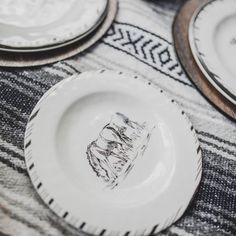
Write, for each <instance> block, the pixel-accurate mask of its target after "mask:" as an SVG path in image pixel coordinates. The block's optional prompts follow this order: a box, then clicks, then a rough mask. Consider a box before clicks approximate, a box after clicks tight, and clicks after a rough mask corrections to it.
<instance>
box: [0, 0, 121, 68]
mask: <svg viewBox="0 0 236 236" xmlns="http://www.w3.org/2000/svg"><path fill="white" fill-rule="evenodd" d="M117 3H118V1H117V0H108V6H107V14H106V16H105V19H104V21H103V22H102V23H101V25H100V26H99V27H98V28H97V29H96V30H94V32H92V33H91V34H90V35H88V36H87V37H86V40H79V41H78V42H77V41H76V42H74V43H73V44H70V45H67V46H65V47H62V48H58V49H56V50H51V51H48V52H47V53H45V52H34V53H13V52H4V51H1V50H0V52H1V53H0V66H2V67H29V66H39V65H45V64H49V63H53V62H57V61H60V60H63V59H66V58H69V57H72V56H74V55H76V54H78V53H81V52H83V51H84V50H86V49H87V48H89V47H91V46H92V45H93V44H94V43H96V42H97V41H98V40H99V39H100V38H101V37H102V36H103V35H104V34H105V33H106V31H107V30H108V29H109V28H110V26H111V24H112V22H113V20H114V18H115V16H116V13H117Z"/></svg>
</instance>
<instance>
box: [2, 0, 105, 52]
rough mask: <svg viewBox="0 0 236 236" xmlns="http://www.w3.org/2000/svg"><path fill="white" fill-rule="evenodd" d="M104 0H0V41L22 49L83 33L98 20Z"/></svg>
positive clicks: (102, 9)
mask: <svg viewBox="0 0 236 236" xmlns="http://www.w3.org/2000/svg"><path fill="white" fill-rule="evenodd" d="M107 2H108V0H86V1H83V0H67V1H64V0H34V1H32V0H14V1H13V0H2V1H1V4H0V44H1V45H3V46H6V47H11V48H16V49H24V48H37V47H45V46H50V45H55V44H60V43H64V42H66V41H69V40H72V39H74V38H76V37H79V36H82V35H84V34H86V32H88V31H90V30H91V29H92V28H93V27H94V26H95V25H96V24H97V22H99V21H100V19H101V18H102V16H103V15H104V12H105V11H106V8H107ZM6 50H7V49H6Z"/></svg>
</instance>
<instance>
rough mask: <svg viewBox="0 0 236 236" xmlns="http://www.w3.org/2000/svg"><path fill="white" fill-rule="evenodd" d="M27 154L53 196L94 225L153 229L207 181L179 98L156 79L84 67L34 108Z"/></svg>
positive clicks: (108, 229)
mask: <svg viewBox="0 0 236 236" xmlns="http://www.w3.org/2000/svg"><path fill="white" fill-rule="evenodd" d="M25 158H26V164H27V168H28V172H29V175H30V177H31V180H32V183H33V185H34V187H35V189H36V190H37V192H38V193H39V195H40V196H41V198H42V199H43V200H44V202H45V203H46V204H47V205H48V206H49V207H50V208H51V209H52V210H53V211H54V212H55V213H56V214H57V215H58V216H60V217H62V218H64V219H65V220H66V221H67V222H68V223H69V224H71V225H73V226H74V227H76V228H78V229H80V230H83V231H85V232H87V233H91V234H95V235H126V236H127V235H129V236H132V235H149V234H151V233H157V232H159V231H161V230H163V229H165V228H166V227H168V226H169V225H171V224H172V223H173V222H175V221H176V220H178V219H179V218H180V217H181V215H182V214H183V213H184V211H185V209H186V208H187V206H188V204H189V202H190V201H191V199H192V197H193V195H194V192H195V191H196V188H197V186H198V184H199V182H200V178H201V172H202V160H201V149H200V146H199V142H198V139H197V137H196V134H195V131H194V129H193V126H192V124H191V123H190V122H189V120H188V119H187V117H186V115H185V114H184V111H182V110H180V109H179V108H178V107H177V106H176V104H175V101H174V100H170V99H168V98H167V97H166V96H165V95H164V92H163V91H162V90H160V89H158V88H157V87H155V86H154V85H152V84H151V83H150V82H149V83H148V82H147V81H146V80H143V79H141V78H139V77H137V76H127V75H124V74H123V73H121V72H120V73H119V72H112V71H105V70H101V71H96V72H85V73H82V74H80V75H77V76H73V77H71V78H68V79H66V80H63V81H62V82H60V83H59V84H57V85H56V86H54V87H53V88H51V89H50V90H49V91H48V92H47V93H46V94H45V95H44V96H43V98H42V99H41V100H40V101H39V102H38V104H37V105H36V107H35V108H34V110H33V112H32V114H31V116H30V118H29V122H28V125H27V129H26V134H25Z"/></svg>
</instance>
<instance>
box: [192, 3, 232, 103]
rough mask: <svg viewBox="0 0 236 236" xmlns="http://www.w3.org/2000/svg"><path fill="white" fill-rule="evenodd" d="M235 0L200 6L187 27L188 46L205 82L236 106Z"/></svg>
mask: <svg viewBox="0 0 236 236" xmlns="http://www.w3.org/2000/svg"><path fill="white" fill-rule="evenodd" d="M235 25H236V1H235V0H214V1H210V2H208V3H207V4H205V5H204V6H202V7H200V8H199V9H198V10H197V11H196V12H195V14H194V15H193V17H192V20H191V23H190V28H189V42H190V47H191V50H192V53H193V56H194V59H195V60H196V62H197V64H198V66H199V68H200V69H201V71H202V72H203V74H204V75H205V77H206V78H207V79H208V81H209V82H210V83H211V84H212V85H213V86H214V87H215V88H216V89H217V90H218V91H219V92H220V93H221V94H222V95H223V96H224V97H225V98H227V99H228V101H230V102H231V103H233V104H235V105H236V31H235Z"/></svg>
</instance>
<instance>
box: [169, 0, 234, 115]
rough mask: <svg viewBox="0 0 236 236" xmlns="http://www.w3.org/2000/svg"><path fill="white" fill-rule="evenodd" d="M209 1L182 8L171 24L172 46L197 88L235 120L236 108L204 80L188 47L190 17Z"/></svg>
mask: <svg viewBox="0 0 236 236" xmlns="http://www.w3.org/2000/svg"><path fill="white" fill-rule="evenodd" d="M209 1H211V0H189V1H187V2H186V3H185V4H184V5H183V6H182V8H181V9H180V10H179V12H178V13H177V15H176V18H175V21H174V24H173V36H174V44H175V48H176V51H177V55H178V57H179V60H180V62H181V64H182V65H183V67H184V69H185V71H186V73H187V74H188V76H189V78H190V79H191V80H192V81H193V83H194V84H195V85H196V86H197V88H198V89H199V90H200V91H201V92H202V93H203V94H204V95H205V96H206V97H207V98H208V100H209V101H210V102H211V103H213V104H214V105H215V106H216V107H217V108H218V109H219V110H220V111H221V112H223V113H224V114H226V115H227V116H229V117H230V118H232V119H234V120H235V119H236V106H235V105H234V104H233V103H231V102H230V101H229V100H227V99H226V98H225V97H224V96H223V95H222V94H221V93H219V92H218V91H217V90H216V89H215V88H214V86H213V85H211V83H210V82H209V81H208V80H207V79H206V77H205V76H204V75H203V73H202V72H201V70H200V69H199V67H198V65H197V63H196V62H195V60H194V58H193V55H192V52H191V49H190V45H189V40H188V30H189V24H190V20H191V18H192V15H193V13H194V12H195V10H196V9H197V8H199V7H201V6H202V5H203V4H205V3H207V2H209Z"/></svg>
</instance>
